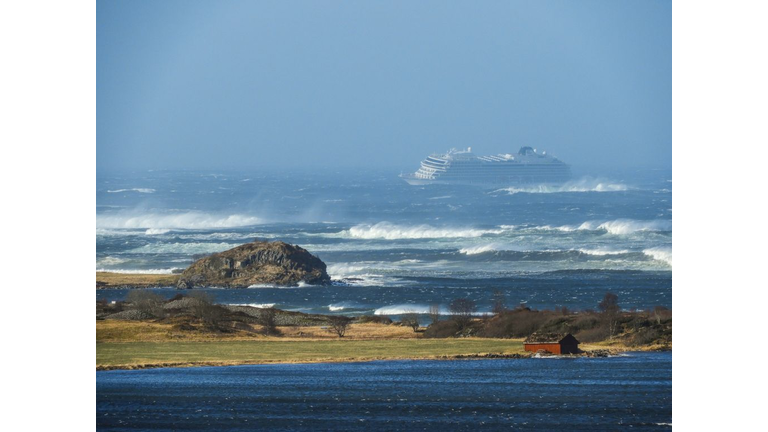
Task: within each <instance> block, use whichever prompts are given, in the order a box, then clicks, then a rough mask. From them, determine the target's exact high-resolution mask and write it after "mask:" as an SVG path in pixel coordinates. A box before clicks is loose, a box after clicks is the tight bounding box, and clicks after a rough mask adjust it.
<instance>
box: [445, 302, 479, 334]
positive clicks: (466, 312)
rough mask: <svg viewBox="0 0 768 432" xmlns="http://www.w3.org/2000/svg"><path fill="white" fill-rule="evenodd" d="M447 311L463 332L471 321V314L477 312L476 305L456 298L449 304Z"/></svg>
mask: <svg viewBox="0 0 768 432" xmlns="http://www.w3.org/2000/svg"><path fill="white" fill-rule="evenodd" d="M449 309H450V311H451V314H452V315H453V319H454V320H455V321H456V322H457V323H458V324H459V328H460V329H461V330H463V329H465V328H466V327H467V325H469V323H470V322H471V321H472V314H473V313H475V311H477V305H475V302H474V301H472V300H470V299H468V298H458V299H455V300H453V301H452V302H451V304H450V306H449Z"/></svg>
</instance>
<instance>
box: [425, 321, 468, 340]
mask: <svg viewBox="0 0 768 432" xmlns="http://www.w3.org/2000/svg"><path fill="white" fill-rule="evenodd" d="M460 331H461V328H460V326H459V323H458V322H456V321H455V320H450V321H439V322H436V323H434V324H431V325H430V326H429V327H427V330H426V331H425V332H424V337H425V338H449V337H454V336H456V335H457V334H459V332H460Z"/></svg>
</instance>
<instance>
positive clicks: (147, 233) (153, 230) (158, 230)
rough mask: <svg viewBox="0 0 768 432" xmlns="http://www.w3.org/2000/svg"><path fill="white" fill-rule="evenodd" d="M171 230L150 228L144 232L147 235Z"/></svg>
mask: <svg viewBox="0 0 768 432" xmlns="http://www.w3.org/2000/svg"><path fill="white" fill-rule="evenodd" d="M169 232H171V230H169V229H165V228H150V229H148V230H146V231H144V234H146V235H162V234H168V233H169Z"/></svg>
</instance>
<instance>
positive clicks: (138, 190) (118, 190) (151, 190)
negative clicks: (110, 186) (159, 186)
mask: <svg viewBox="0 0 768 432" xmlns="http://www.w3.org/2000/svg"><path fill="white" fill-rule="evenodd" d="M121 192H138V193H145V194H151V193H155V190H154V189H151V188H131V189H115V190H108V191H107V193H121Z"/></svg>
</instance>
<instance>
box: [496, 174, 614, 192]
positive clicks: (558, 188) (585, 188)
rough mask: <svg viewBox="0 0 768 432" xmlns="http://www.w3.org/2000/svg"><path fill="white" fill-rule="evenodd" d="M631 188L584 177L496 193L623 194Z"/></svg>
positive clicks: (510, 188)
mask: <svg viewBox="0 0 768 432" xmlns="http://www.w3.org/2000/svg"><path fill="white" fill-rule="evenodd" d="M626 190H629V187H628V186H627V185H625V184H623V183H616V182H612V181H610V180H606V179H598V178H591V177H584V178H581V179H579V180H573V181H569V182H566V183H563V184H560V185H534V186H522V187H509V188H503V189H498V190H496V191H494V192H507V193H509V194H510V195H514V194H518V193H571V192H623V191H626Z"/></svg>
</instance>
